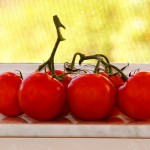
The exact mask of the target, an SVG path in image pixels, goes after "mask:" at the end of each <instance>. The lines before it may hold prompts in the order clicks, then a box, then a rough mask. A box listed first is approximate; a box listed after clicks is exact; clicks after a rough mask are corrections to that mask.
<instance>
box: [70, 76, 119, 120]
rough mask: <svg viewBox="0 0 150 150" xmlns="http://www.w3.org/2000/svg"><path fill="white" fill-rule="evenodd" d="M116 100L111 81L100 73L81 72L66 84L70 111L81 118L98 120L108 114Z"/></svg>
mask: <svg viewBox="0 0 150 150" xmlns="http://www.w3.org/2000/svg"><path fill="white" fill-rule="evenodd" d="M115 100H116V90H115V88H114V86H113V85H112V83H111V82H110V81H109V80H108V79H107V78H105V77H104V76H102V75H100V74H82V75H79V76H77V77H75V78H74V79H72V80H71V82H70V83H69V85H68V103H69V106H70V109H71V112H72V113H73V114H74V115H75V116H77V117H78V118H80V119H83V120H100V119H103V118H105V117H107V116H108V114H109V113H110V111H111V109H112V107H113V106H114V103H115Z"/></svg>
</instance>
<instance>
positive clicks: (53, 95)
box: [19, 72, 66, 120]
mask: <svg viewBox="0 0 150 150" xmlns="http://www.w3.org/2000/svg"><path fill="white" fill-rule="evenodd" d="M65 97H66V95H65V89H64V86H63V85H62V84H61V83H60V82H59V81H58V80H56V79H55V78H52V77H51V76H50V75H48V74H47V73H42V72H35V73H32V74H30V75H29V76H28V77H26V78H25V79H24V80H23V82H22V84H21V86H20V90H19V103H20V106H21V108H22V110H23V111H24V113H25V114H27V115H28V116H30V117H31V118H33V119H36V120H51V119H53V118H55V117H56V116H57V115H58V114H59V113H60V112H61V110H62V108H63V106H64V102H65Z"/></svg>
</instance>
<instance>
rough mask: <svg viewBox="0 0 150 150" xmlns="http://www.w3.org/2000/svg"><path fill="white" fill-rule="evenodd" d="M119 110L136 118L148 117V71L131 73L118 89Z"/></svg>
mask: <svg viewBox="0 0 150 150" xmlns="http://www.w3.org/2000/svg"><path fill="white" fill-rule="evenodd" d="M117 99H118V100H117V103H118V107H119V108H120V110H121V111H122V112H123V113H124V114H125V115H127V116H128V117H131V118H133V119H136V120H147V119H150V72H139V73H136V74H134V75H132V76H131V77H130V78H129V79H128V80H127V81H126V83H125V84H124V85H123V86H121V87H120V88H119V90H118V96H117Z"/></svg>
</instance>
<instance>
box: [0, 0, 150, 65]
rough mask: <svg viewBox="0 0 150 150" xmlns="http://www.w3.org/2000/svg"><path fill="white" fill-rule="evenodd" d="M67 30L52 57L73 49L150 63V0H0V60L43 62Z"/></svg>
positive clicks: (67, 55) (68, 55) (62, 58)
mask: <svg viewBox="0 0 150 150" xmlns="http://www.w3.org/2000/svg"><path fill="white" fill-rule="evenodd" d="M54 15H58V17H59V18H60V20H61V22H62V23H63V24H64V25H65V26H66V30H63V29H62V30H61V31H62V34H63V36H64V37H65V38H66V40H65V41H63V42H61V43H60V45H59V47H58V51H57V53H56V57H55V62H57V63H59V62H61V63H63V62H66V61H69V62H70V61H71V59H72V57H73V54H74V53H75V52H82V53H85V54H87V55H90V54H95V53H102V54H105V55H106V56H107V57H108V58H109V59H110V60H111V61H112V62H125V63H126V62H150V0H0V63H3V62H10V63H12V62H43V61H44V60H47V59H48V57H49V55H50V53H51V50H52V48H53V46H54V43H55V41H56V38H57V36H56V30H55V26H54V23H53V16H54Z"/></svg>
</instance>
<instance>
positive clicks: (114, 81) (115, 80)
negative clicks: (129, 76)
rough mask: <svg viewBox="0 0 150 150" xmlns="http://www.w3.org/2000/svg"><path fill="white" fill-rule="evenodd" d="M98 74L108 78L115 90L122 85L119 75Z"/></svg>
mask: <svg viewBox="0 0 150 150" xmlns="http://www.w3.org/2000/svg"><path fill="white" fill-rule="evenodd" d="M100 74H101V75H103V76H104V77H106V78H108V79H109V80H110V81H111V82H112V84H113V85H114V87H115V88H116V89H118V88H119V87H120V86H121V85H123V84H124V81H123V79H122V78H121V76H120V75H108V74H107V73H106V72H100Z"/></svg>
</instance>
